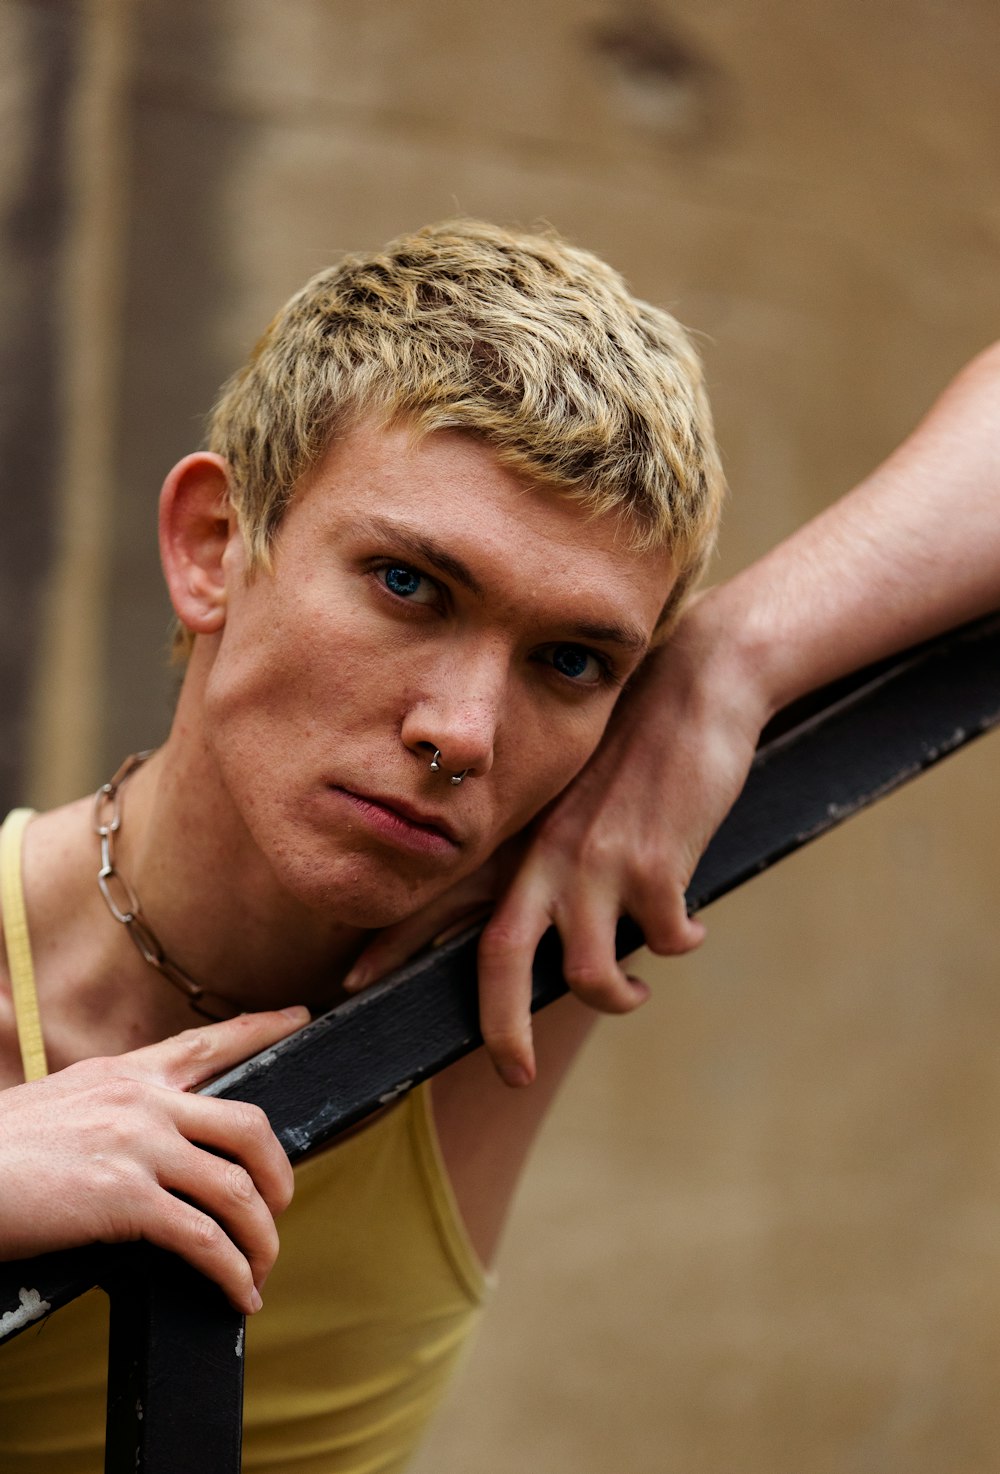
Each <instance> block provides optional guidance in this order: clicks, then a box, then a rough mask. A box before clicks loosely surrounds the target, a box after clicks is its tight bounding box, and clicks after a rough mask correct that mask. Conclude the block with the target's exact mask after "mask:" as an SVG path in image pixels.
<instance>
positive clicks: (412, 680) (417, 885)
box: [203, 426, 671, 927]
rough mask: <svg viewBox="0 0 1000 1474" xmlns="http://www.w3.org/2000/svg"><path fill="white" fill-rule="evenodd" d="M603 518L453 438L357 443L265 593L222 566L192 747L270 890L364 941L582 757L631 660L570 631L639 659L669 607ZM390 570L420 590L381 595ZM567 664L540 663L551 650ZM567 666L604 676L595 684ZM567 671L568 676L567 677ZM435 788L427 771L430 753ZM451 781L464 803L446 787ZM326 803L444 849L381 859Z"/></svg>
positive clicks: (235, 553) (374, 434) (659, 561)
mask: <svg viewBox="0 0 1000 1474" xmlns="http://www.w3.org/2000/svg"><path fill="white" fill-rule="evenodd" d="M370 517H378V518H381V519H384V520H387V521H388V522H390V523H392V524H393V525H394V526H400V527H402V528H404V529H405V530H406V531H407V533H408V534H409V535H413V534H418V535H422V536H424V537H426V538H429V539H433V541H434V543H435V545H437V546H440V547H443V548H444V549H446V551H447V553H448V555H450V556H452V557H454V558H457V559H461V561H462V563H463V564H464V565H466V566H467V568H468V569H469V571H470V573H471V574H472V575H473V577H474V579H475V581H476V583H477V584H478V585H479V586H480V587H479V589H478V590H476V591H474V590H472V589H470V588H467V587H465V586H464V584H463V583H462V582H461V581H460V580H459V579H457V578H455V577H452V576H450V575H449V574H447V573H443V572H441V571H440V569H438V568H436V567H434V566H430V565H428V564H427V563H425V562H424V563H422V562H421V561H420V560H419V559H418V558H414V556H413V552H412V548H411V547H410V546H409V544H407V545H405V546H404V545H402V544H399V543H397V541H396V540H395V539H394V537H393V536H392V534H391V533H383V532H380V533H379V534H378V535H375V534H373V532H372V531H371V530H370V528H369V527H368V524H367V522H366V521H365V520H364V519H366V518H370ZM616 533H617V528H616V527H615V525H614V524H613V523H612V522H610V521H609V520H607V519H603V520H596V521H595V520H588V519H587V518H586V517H585V515H584V514H583V513H582V512H581V511H580V510H579V508H577V507H576V506H574V504H573V503H572V502H570V501H568V500H566V499H564V498H560V497H559V496H558V495H556V494H553V493H552V492H549V491H546V490H541V489H538V488H534V487H531V486H529V485H527V484H526V483H525V482H524V481H523V480H521V479H520V478H519V477H517V476H516V475H514V474H512V473H511V472H509V471H506V470H504V469H502V468H501V467H499V466H498V465H497V464H496V462H495V460H494V458H493V456H492V454H491V453H490V451H489V449H488V448H487V447H485V446H484V445H482V444H480V443H478V442H477V441H475V440H473V439H471V438H470V437H467V436H464V435H461V434H458V433H454V432H443V433H442V432H438V433H435V434H433V435H431V436H428V437H425V438H423V439H421V440H414V439H413V437H412V435H411V434H410V433H409V431H408V430H407V429H405V428H395V429H390V430H387V431H386V430H380V429H376V428H374V427H371V426H363V427H361V428H359V429H357V430H356V431H354V432H353V433H352V434H351V435H350V436H348V437H346V438H345V439H344V440H343V441H341V442H340V443H338V444H337V445H335V446H334V447H333V448H332V449H331V451H330V452H329V453H328V454H327V455H326V457H325V458H324V459H323V460H322V461H321V462H320V464H319V465H318V467H317V468H316V469H315V470H314V471H313V472H312V473H311V474H310V476H309V477H308V479H307V482H306V484H305V485H304V487H303V488H302V490H301V492H300V494H299V495H298V497H297V499H296V500H295V501H294V502H293V504H292V506H291V508H290V509H289V511H288V513H287V515H286V518H285V520H284V522H283V523H282V526H281V529H280V532H279V535H278V538H277V541H276V544H275V548H274V557H273V570H272V571H271V572H258V573H256V574H255V575H254V576H253V577H252V578H250V579H249V580H248V579H247V578H246V573H245V556H244V552H243V547H242V542H241V539H240V538H239V536H238V535H237V534H234V535H233V536H232V537H231V539H230V541H229V544H228V546H227V549H226V553H225V560H224V561H225V570H226V578H227V588H226V613H225V624H224V626H223V628H222V630H221V633H220V636H219V640H218V646H217V649H216V651H215V654H214V658H213V661H212V665H211V669H210V670H209V672H208V675H207V678H206V683H205V688H204V698H203V699H204V731H205V734H206V740H207V742H208V743H209V745H210V748H211V752H212V756H213V759H214V762H215V764H216V765H217V769H218V772H219V774H220V776H221V778H222V780H223V783H224V786H225V789H226V791H227V794H228V796H229V799H230V801H231V802H232V803H233V804H234V805H235V808H236V809H237V811H238V812H239V814H240V816H241V818H242V820H243V822H244V823H245V825H246V826H247V829H248V830H249V832H250V835H251V836H252V839H253V841H254V843H255V845H256V847H257V848H258V849H259V851H260V852H261V853H262V854H263V855H264V856H265V857H266V859H267V861H268V862H269V864H270V866H271V868H272V869H273V871H274V873H275V876H276V877H277V879H278V880H279V882H280V884H281V885H282V887H283V888H285V889H286V890H287V891H288V892H290V893H291V894H292V895H294V896H295V897H296V898H297V899H298V900H300V901H301V902H304V903H305V904H307V905H309V906H317V907H323V908H333V911H334V913H335V914H336V917H337V919H338V920H339V921H341V922H344V923H346V924H348V925H359V926H366V927H370V926H381V925H385V924H388V923H390V922H392V921H395V920H397V919H399V918H400V917H402V916H404V915H406V914H408V913H409V912H411V911H412V910H414V909H415V908H416V907H417V906H419V905H422V904H424V903H425V902H426V901H428V900H430V899H431V898H432V897H433V896H435V895H437V894H439V893H440V892H442V891H443V890H444V889H446V888H447V886H448V885H449V884H451V883H452V882H454V881H455V880H456V879H458V878H460V877H461V876H463V875H465V874H468V873H469V872H470V871H472V870H473V869H475V868H476V867H477V866H478V865H480V864H481V863H482V861H483V860H484V859H485V858H486V857H487V856H488V855H489V854H490V853H491V852H492V850H493V849H495V847H496V845H497V844H498V843H499V842H500V841H501V840H503V839H504V838H505V837H507V836H508V835H510V834H512V833H514V832H516V831H517V830H518V829H520V828H522V827H523V826H524V824H525V823H526V822H527V821H528V820H529V819H530V818H531V817H532V816H533V815H534V814H535V813H537V812H538V810H539V809H540V808H541V807H542V806H543V805H544V804H545V803H547V802H548V801H549V800H550V799H551V798H552V797H553V796H554V795H555V794H556V793H558V792H559V791H560V790H561V789H562V788H563V787H564V786H565V785H566V784H567V783H568V782H569V780H570V779H571V778H572V777H573V775H574V774H575V773H576V772H577V771H578V770H579V769H580V767H581V766H582V765H583V763H584V762H585V761H586V759H587V757H588V756H589V755H590V753H591V752H592V751H593V749H594V747H595V746H596V744H597V742H598V740H599V738H600V735H601V733H602V731H603V729H604V726H605V723H606V721H607V718H608V716H609V714H610V712H611V710H612V707H613V705H614V702H615V700H616V698H617V696H618V694H619V690H620V682H621V681H623V680H624V679H625V678H627V676H628V675H629V674H630V672H631V671H632V669H634V667H635V665H636V663H637V662H638V660H639V659H640V657H641V652H637V651H635V650H625V649H618V648H617V647H615V646H614V645H613V644H610V643H608V642H604V643H601V642H595V641H592V640H584V641H581V640H580V637H579V634H578V633H577V626H578V625H580V624H583V623H589V624H591V625H596V624H600V625H610V624H619V625H627V626H629V627H631V628H632V629H634V630H637V631H639V632H640V633H641V634H642V635H643V636H644V637H646V638H648V637H649V636H650V635H651V633H652V630H653V628H654V626H655V622H656V619H657V616H658V614H659V611H660V609H661V607H662V605H663V602H664V599H665V597H666V593H667V591H668V589H669V586H670V581H671V570H670V566H669V560H668V559H667V558H666V556H665V555H664V554H663V553H655V554H646V555H637V554H635V553H634V552H631V551H627V550H625V549H623V548H622V547H621V546H619V545H618V541H619V539H618V537H616ZM391 567H404V568H406V569H415V570H416V572H417V573H419V574H420V575H422V579H421V581H420V583H419V587H418V597H417V598H416V599H413V598H408V597H402V596H401V595H400V594H398V593H396V594H394V593H393V592H392V589H393V588H396V589H401V590H403V591H404V593H408V592H409V591H410V590H411V589H413V588H414V587H415V585H414V581H413V579H412V578H409V579H407V578H400V577H399V576H396V577H395V578H393V579H391V580H390V579H387V571H388V569H389V568H391ZM560 642H562V646H563V647H565V646H566V644H569V645H570V646H571V647H572V648H571V649H570V650H569V652H567V651H566V650H565V648H563V649H562V650H561V653H559V654H558V655H557V656H555V661H556V663H555V664H554V663H553V660H554V656H553V649H552V647H553V645H556V646H558V645H559V644H560ZM578 647H582V648H584V649H585V650H586V651H596V652H597V655H598V656H604V657H606V658H608V659H609V660H610V661H612V662H613V666H614V671H613V674H614V679H613V680H611V681H607V680H601V679H596V680H595V679H591V678H587V679H584V680H583V681H578V680H575V679H573V677H574V676H576V674H577V673H578V672H579V671H580V669H581V667H583V669H584V674H585V676H587V677H590V676H592V675H593V674H594V673H596V674H597V675H598V676H599V674H600V666H599V664H598V663H597V662H596V661H595V660H594V659H592V658H590V657H589V656H588V657H587V659H585V660H581V657H580V655H579V654H578V653H577V650H578ZM567 672H568V674H567ZM437 747H439V748H440V749H441V751H442V753H443V754H444V758H443V764H444V766H445V768H446V772H445V774H433V773H431V771H430V758H431V755H432V752H433V750H434V748H437ZM462 769H467V770H469V771H468V776H467V778H466V779H465V781H464V783H463V784H462V785H461V787H454V786H452V785H451V784H450V783H449V782H448V778H447V774H450V773H453V772H458V771H461V770H462ZM337 790H347V791H349V792H351V793H354V794H358V793H360V794H362V795H375V796H376V797H379V798H382V799H388V800H390V801H391V800H392V799H396V800H398V801H401V802H404V803H407V804H410V805H414V806H417V808H418V809H419V810H420V811H421V813H422V814H426V815H427V816H428V817H429V818H430V819H431V821H433V820H435V819H440V820H442V821H444V822H447V824H449V825H451V826H453V829H454V836H453V839H454V842H453V843H450V844H445V845H441V846H439V847H438V848H437V849H436V850H435V852H434V853H428V854H414V853H411V852H410V851H408V850H407V849H406V848H404V847H400V846H397V845H395V844H393V843H390V842H387V840H386V838H385V836H384V835H382V834H379V833H376V832H373V830H372V828H371V826H369V825H367V824H366V823H364V822H363V821H362V819H361V818H359V816H358V813H357V811H356V810H354V809H352V806H351V804H350V803H349V802H346V801H345V800H344V799H343V796H342V794H340V793H338V792H337Z"/></svg>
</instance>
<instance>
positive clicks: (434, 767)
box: [431, 747, 469, 788]
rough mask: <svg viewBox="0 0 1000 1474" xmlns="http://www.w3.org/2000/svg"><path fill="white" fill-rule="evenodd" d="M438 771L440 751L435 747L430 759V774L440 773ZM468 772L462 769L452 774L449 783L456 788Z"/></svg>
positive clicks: (439, 767) (439, 768)
mask: <svg viewBox="0 0 1000 1474" xmlns="http://www.w3.org/2000/svg"><path fill="white" fill-rule="evenodd" d="M440 771H441V749H440V747H435V749H434V756H433V757H432V758H431V772H432V773H440ZM468 771H469V770H468V768H463V769H462V771H461V772H460V773H453V774H452V775H451V781H452V783H453V784H454V786H455V787H456V788H457V787H458V785H459V784H460V783H461V781H462V779H463V778H464V777H465V775H466V773H468Z"/></svg>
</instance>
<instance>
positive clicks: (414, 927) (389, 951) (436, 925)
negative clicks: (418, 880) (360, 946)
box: [343, 903, 484, 993]
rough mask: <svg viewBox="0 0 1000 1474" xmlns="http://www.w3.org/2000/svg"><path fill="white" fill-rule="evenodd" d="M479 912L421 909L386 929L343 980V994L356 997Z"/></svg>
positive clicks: (461, 908) (475, 907) (471, 908)
mask: <svg viewBox="0 0 1000 1474" xmlns="http://www.w3.org/2000/svg"><path fill="white" fill-rule="evenodd" d="M483 910H484V907H483V906H482V905H480V904H478V903H476V904H472V905H469V904H466V905H462V906H455V905H454V904H452V905H450V906H425V907H424V909H423V910H422V911H418V912H417V913H416V914H415V915H414V916H409V917H407V919H406V920H405V921H400V922H398V923H397V924H396V925H395V926H390V927H387V928H386V929H385V931H383V932H380V933H379V935H378V937H376V939H375V940H374V941H373V942H369V944H368V946H367V947H366V948H365V950H364V951H363V952H362V953H361V956H360V957H359V958H358V959H357V961H356V962H355V964H354V966H353V967H352V968H351V970H350V972H349V973H348V974H347V976H346V977H345V978H344V982H343V987H344V990H345V992H347V993H359V992H360V991H361V990H362V988H367V987H368V986H369V984H371V983H374V982H377V980H378V979H379V978H384V977H385V976H386V974H387V973H390V972H392V971H393V969H394V968H397V967H401V966H402V964H403V963H404V962H407V961H409V959H410V958H411V957H413V956H415V955H416V953H417V952H420V951H422V950H423V948H425V947H429V946H432V945H433V946H437V945H439V944H440V942H441V941H442V940H444V939H445V937H446V936H447V935H449V934H451V933H452V932H453V930H454V928H455V927H456V926H466V925H470V924H471V922H472V920H473V918H474V917H476V916H479V915H482V914H483Z"/></svg>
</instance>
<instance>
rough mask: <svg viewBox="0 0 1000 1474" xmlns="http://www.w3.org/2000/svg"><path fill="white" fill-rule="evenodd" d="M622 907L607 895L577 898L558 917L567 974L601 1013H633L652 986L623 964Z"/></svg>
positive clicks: (575, 989)
mask: <svg viewBox="0 0 1000 1474" xmlns="http://www.w3.org/2000/svg"><path fill="white" fill-rule="evenodd" d="M620 910H621V908H620V906H619V905H618V904H617V903H615V902H613V901H611V900H610V898H609V897H608V896H607V895H606V894H603V893H602V894H601V895H595V894H592V895H591V896H590V897H588V898H583V897H577V898H575V900H574V904H573V906H572V908H571V909H570V910H568V911H566V912H565V913H563V914H560V915H559V916H557V918H556V925H557V926H558V928H559V934H560V936H561V938H562V945H563V976H564V977H565V979H566V982H567V984H568V985H569V987H570V989H571V990H572V992H573V993H575V994H576V996H577V997H578V998H579V999H580V1000H581V1002H583V1003H586V1004H587V1005H588V1006H589V1007H590V1008H595V1009H597V1010H598V1011H599V1012H601V1013H631V1012H632V1010H633V1009H635V1008H638V1007H639V1005H640V1004H641V1003H645V1001H646V999H647V998H648V997H649V989H648V987H647V986H646V984H645V983H643V982H642V981H641V980H640V979H638V978H633V977H632V976H630V975H629V974H628V973H627V972H625V970H624V969H623V968H622V967H621V966H620V965H619V963H618V959H617V957H616V956H615V934H616V932H617V930H618V917H619V914H620Z"/></svg>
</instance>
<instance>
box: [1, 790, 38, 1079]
mask: <svg viewBox="0 0 1000 1474" xmlns="http://www.w3.org/2000/svg"><path fill="white" fill-rule="evenodd" d="M33 814H34V809H13V810H12V811H11V812H10V813H9V814H8V815H7V818H6V819H5V820H4V824H3V828H2V829H0V905H2V907H3V930H4V937H5V938H6V942H7V967H8V969H9V971H10V987H11V996H12V998H13V1001H14V1022H15V1023H16V1025H17V1042H18V1044H19V1045H20V1047H21V1063H22V1065H23V1066H24V1078H25V1080H41V1079H42V1078H43V1077H44V1076H45V1075H47V1074H48V1072H49V1067H48V1062H47V1060H46V1058H45V1044H44V1042H43V1040H42V1020H41V1016H40V1014H39V1012H38V990H37V989H36V987H35V968H34V963H33V962H32V960H31V939H30V937H29V935H28V916H27V912H26V911H25V909H24V885H23V883H22V878H21V849H22V842H23V839H24V830H25V827H26V825H27V823H28V820H29V819H30V818H31V817H32V816H33Z"/></svg>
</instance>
